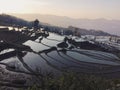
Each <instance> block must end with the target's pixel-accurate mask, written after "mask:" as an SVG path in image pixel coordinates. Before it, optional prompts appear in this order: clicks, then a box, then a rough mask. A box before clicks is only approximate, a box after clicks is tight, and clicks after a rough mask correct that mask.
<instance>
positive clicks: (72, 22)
mask: <svg viewBox="0 0 120 90" xmlns="http://www.w3.org/2000/svg"><path fill="white" fill-rule="evenodd" d="M11 15H14V16H17V17H20V18H23V19H25V20H29V21H33V20H35V19H39V20H40V21H41V22H44V23H48V24H51V25H55V26H61V27H68V26H75V27H79V28H85V29H88V30H93V29H94V30H102V31H104V32H108V33H110V34H115V35H119V36H120V20H108V19H104V18H100V19H75V18H70V17H66V16H56V15H42V14H15V13H14V14H11Z"/></svg>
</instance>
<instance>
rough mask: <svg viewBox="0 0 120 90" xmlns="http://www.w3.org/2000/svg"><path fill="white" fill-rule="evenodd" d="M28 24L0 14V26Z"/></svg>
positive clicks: (19, 19)
mask: <svg viewBox="0 0 120 90" xmlns="http://www.w3.org/2000/svg"><path fill="white" fill-rule="evenodd" d="M29 24H30V22H28V21H26V20H23V19H21V18H17V17H14V16H11V15H7V14H0V25H4V26H13V25H14V26H18V25H19V26H28V25H29Z"/></svg>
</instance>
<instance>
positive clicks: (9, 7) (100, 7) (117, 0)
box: [0, 0, 120, 19]
mask: <svg viewBox="0 0 120 90" xmlns="http://www.w3.org/2000/svg"><path fill="white" fill-rule="evenodd" d="M119 8H120V0H1V1H0V12H1V13H40V14H52V15H59V16H69V17H73V18H90V19H91V18H92V19H95V18H107V19H120V10H119Z"/></svg>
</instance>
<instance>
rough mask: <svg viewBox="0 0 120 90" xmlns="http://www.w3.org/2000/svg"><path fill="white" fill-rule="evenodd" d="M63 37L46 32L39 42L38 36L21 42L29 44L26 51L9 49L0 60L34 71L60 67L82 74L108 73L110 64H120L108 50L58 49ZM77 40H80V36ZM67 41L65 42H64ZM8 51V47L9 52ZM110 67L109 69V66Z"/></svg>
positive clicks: (19, 69)
mask: <svg viewBox="0 0 120 90" xmlns="http://www.w3.org/2000/svg"><path fill="white" fill-rule="evenodd" d="M64 38H65V36H59V35H57V34H53V33H50V34H49V36H48V37H47V38H44V37H43V39H42V40H41V41H39V40H40V38H39V37H38V39H35V40H27V41H26V42H25V43H23V44H24V45H27V46H30V47H31V49H32V50H33V51H26V53H25V52H22V51H21V52H18V51H15V50H14V49H13V50H12V51H15V54H12V55H14V57H13V56H12V57H11V58H8V59H7V58H6V59H4V60H3V61H1V62H2V63H6V64H8V65H10V66H14V68H15V69H17V70H18V71H25V72H36V70H38V69H39V70H41V71H42V72H43V73H44V72H55V73H59V72H61V71H64V70H70V71H71V70H72V71H77V72H86V73H98V71H100V70H101V72H103V73H105V72H106V70H108V71H109V72H112V71H113V70H114V69H116V68H114V66H115V67H116V66H119V65H120V61H119V58H118V57H117V56H115V55H113V54H111V53H106V52H102V51H94V50H83V49H78V48H75V47H74V49H68V48H64V49H62V50H61V49H60V48H58V47H57V44H59V43H60V42H63V41H64ZM77 40H78V41H81V42H84V40H83V39H77ZM67 44H69V43H68V42H67ZM69 46H70V44H69ZM12 51H11V49H9V52H12ZM38 52H39V53H38ZM4 53H6V52H4ZM4 53H0V54H4ZM23 53H25V54H23ZM22 54H23V55H22ZM111 66H112V67H113V69H109V67H111ZM106 68H107V69H106ZM117 70H118V69H117ZM118 71H119V70H118Z"/></svg>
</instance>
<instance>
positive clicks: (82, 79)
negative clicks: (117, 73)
mask: <svg viewBox="0 0 120 90" xmlns="http://www.w3.org/2000/svg"><path fill="white" fill-rule="evenodd" d="M40 83H42V85H41V84H40ZM40 83H37V84H35V85H33V86H32V87H29V88H28V89H27V90H120V87H119V84H120V79H107V78H104V77H99V76H95V75H85V74H75V73H67V74H66V73H65V74H63V75H61V76H60V77H54V76H46V77H45V78H43V80H42V82H41V81H40Z"/></svg>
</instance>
